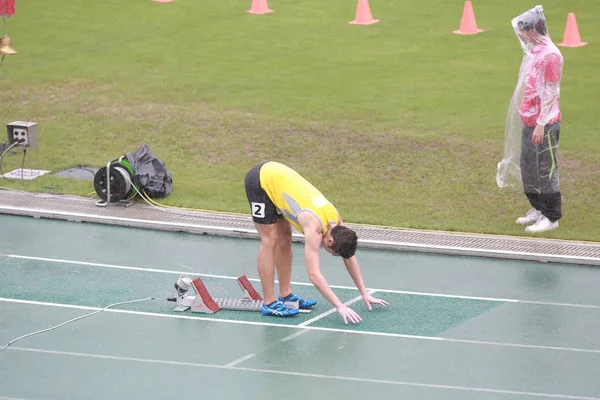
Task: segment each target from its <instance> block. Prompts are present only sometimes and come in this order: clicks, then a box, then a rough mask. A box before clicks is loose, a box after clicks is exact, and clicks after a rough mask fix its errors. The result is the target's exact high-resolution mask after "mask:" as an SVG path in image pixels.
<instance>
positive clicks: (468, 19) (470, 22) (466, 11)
mask: <svg viewBox="0 0 600 400" xmlns="http://www.w3.org/2000/svg"><path fill="white" fill-rule="evenodd" d="M479 32H483V29H478V28H477V22H476V21H475V13H474V12H473V5H472V4H471V2H470V1H465V6H464V8H463V15H462V19H461V21H460V29H459V30H457V31H454V33H457V34H459V35H474V34H476V33H479Z"/></svg>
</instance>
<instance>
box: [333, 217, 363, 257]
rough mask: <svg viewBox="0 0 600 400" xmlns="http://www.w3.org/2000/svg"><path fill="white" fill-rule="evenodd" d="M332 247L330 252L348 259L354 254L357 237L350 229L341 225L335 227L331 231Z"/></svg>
mask: <svg viewBox="0 0 600 400" xmlns="http://www.w3.org/2000/svg"><path fill="white" fill-rule="evenodd" d="M331 237H332V238H333V245H332V246H331V250H333V251H334V252H335V253H336V254H339V255H340V256H342V257H343V258H350V257H352V256H353V255H354V253H356V243H357V241H358V236H356V232H354V231H353V230H352V229H349V228H346V227H345V226H342V225H336V226H334V227H333V228H332V229H331Z"/></svg>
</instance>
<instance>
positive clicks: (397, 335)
mask: <svg viewBox="0 0 600 400" xmlns="http://www.w3.org/2000/svg"><path fill="white" fill-rule="evenodd" d="M0 302H7V303H18V304H30V305H40V306H48V307H60V308H72V309H79V310H101V309H102V308H101V307H88V306H78V305H72V304H59V303H46V302H41V301H31V300H20V299H7V298H2V297H0ZM103 312H106V313H117V314H131V315H142V316H149V317H158V318H176V319H189V320H197V321H210V322H223V323H227V324H238V325H254V326H271V327H275V328H284V329H301V330H302V329H304V330H314V331H323V332H337V333H345V334H354V335H370V336H382V337H393V338H403V339H414V340H431V341H439V342H450V343H467V344H479V345H488V346H504V347H517V348H530V349H540V350H557V351H570V352H576V353H594V354H600V350H593V349H581V348H572V347H558V346H541V345H532V344H518V343H503V342H490V341H480V340H466V339H452V338H444V337H439V336H418V335H405V334H401V333H387V332H374V331H359V330H353V329H340V328H324V327H318V326H310V325H309V326H298V325H286V324H277V323H273V322H254V321H241V320H233V319H221V318H212V317H196V316H188V315H175V314H158V313H151V312H143V311H130V310H119V309H115V308H110V309H107V310H104V311H103ZM9 348H10V347H9Z"/></svg>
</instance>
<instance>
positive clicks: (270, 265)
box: [255, 224, 279, 304]
mask: <svg viewBox="0 0 600 400" xmlns="http://www.w3.org/2000/svg"><path fill="white" fill-rule="evenodd" d="M255 226H256V230H257V231H258V234H259V235H260V248H259V250H258V263H257V266H258V275H259V277H260V282H261V285H262V290H263V298H264V302H265V304H271V303H272V302H274V301H275V300H277V298H276V297H275V288H274V286H275V262H276V249H277V243H278V236H279V232H278V229H277V228H278V224H269V225H264V224H255Z"/></svg>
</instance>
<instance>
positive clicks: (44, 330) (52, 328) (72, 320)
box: [0, 297, 156, 351]
mask: <svg viewBox="0 0 600 400" xmlns="http://www.w3.org/2000/svg"><path fill="white" fill-rule="evenodd" d="M146 300H156V297H147V298H145V299H138V300H128V301H122V302H119V303H114V304H111V305H108V306H106V307H104V308H102V309H100V310H97V311H94V312H93V313H90V314H85V315H82V316H79V317H77V318H73V319H70V320H68V321H66V322H63V323H62V324H59V325H56V326H53V327H51V328H47V329H42V330H41V331H37V332H32V333H28V334H27V335H23V336H20V337H18V338H16V339H13V340H11V341H10V342H8V344H7V345H6V346H4V347H2V348H0V351H2V350H5V349H6V348H8V346H10V345H11V344H13V343H15V342H16V341H19V340H21V339H25V338H26V337H29V336H33V335H37V334H38V333H43V332H48V331H51V330H54V329H56V328H60V327H61V326H63V325H66V324H68V323H71V322H74V321H77V320H79V319H83V318H87V317H91V316H92V315H94V314H98V313H99V312H101V311H104V310H106V309H108V308H111V307H114V306H118V305H120V304H127V303H136V302H140V301H146Z"/></svg>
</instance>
